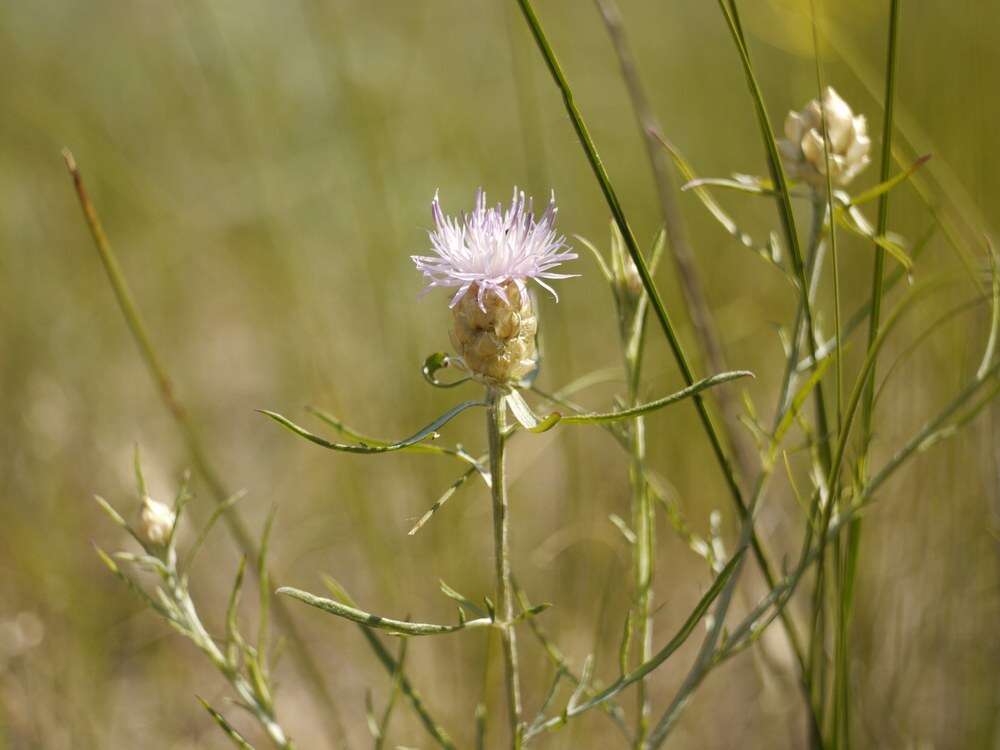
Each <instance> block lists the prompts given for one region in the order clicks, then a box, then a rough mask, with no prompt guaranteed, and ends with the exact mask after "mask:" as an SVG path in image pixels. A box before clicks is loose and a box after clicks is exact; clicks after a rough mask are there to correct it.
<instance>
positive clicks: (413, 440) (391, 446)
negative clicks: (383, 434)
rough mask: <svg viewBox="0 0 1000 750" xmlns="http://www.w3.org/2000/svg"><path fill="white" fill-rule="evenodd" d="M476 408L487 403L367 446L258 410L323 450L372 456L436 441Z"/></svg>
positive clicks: (466, 403) (462, 406) (477, 403)
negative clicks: (322, 434)
mask: <svg viewBox="0 0 1000 750" xmlns="http://www.w3.org/2000/svg"><path fill="white" fill-rule="evenodd" d="M476 406H483V407H485V406H487V404H486V402H485V401H464V402H462V403H461V404H459V405H458V406H455V407H453V408H451V409H449V410H448V411H447V412H445V413H444V414H442V415H441V416H440V417H438V418H437V419H435V420H434V421H433V422H431V423H430V424H429V425H427V426H426V427H424V428H423V429H421V430H419V431H418V432H416V433H415V434H413V435H411V436H410V437H408V438H404V439H403V440H400V441H398V442H395V443H385V442H382V441H379V443H377V444H375V445H365V444H363V443H357V444H354V443H334V442H330V441H329V440H327V439H326V438H322V437H320V436H319V435H314V434H313V433H311V432H309V430H307V429H305V428H304V427H300V426H299V425H297V424H295V423H294V422H292V421H291V420H290V419H288V418H287V417H284V416H282V415H281V414H278V413H277V412H273V411H268V410H266V409H258V410H257V411H259V412H260V413H261V414H263V415H264V416H266V417H270V418H271V419H273V420H274V421H275V422H277V423H278V424H280V425H281V426H282V427H284V428H285V429H288V430H291V431H292V432H294V433H295V434H296V435H299V436H300V437H304V438H305V439H306V440H308V441H310V442H312V443H315V444H316V445H319V446H322V447H323V448H329V449H330V450H335V451H344V452H345V453H360V454H370V453H390V452H392V451H400V450H404V449H406V448H409V447H410V446H413V445H415V444H417V443H419V442H420V441H421V440H428V439H429V440H434V439H436V438H437V437H438V434H437V430H438V429H439V428H440V427H443V426H444V425H446V424H448V422H450V421H451V420H452V419H454V418H455V417H457V416H458V415H459V414H461V413H462V412H463V411H465V410H466V409H471V408H473V407H476Z"/></svg>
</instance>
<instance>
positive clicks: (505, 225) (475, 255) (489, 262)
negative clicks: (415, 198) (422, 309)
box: [411, 187, 577, 308]
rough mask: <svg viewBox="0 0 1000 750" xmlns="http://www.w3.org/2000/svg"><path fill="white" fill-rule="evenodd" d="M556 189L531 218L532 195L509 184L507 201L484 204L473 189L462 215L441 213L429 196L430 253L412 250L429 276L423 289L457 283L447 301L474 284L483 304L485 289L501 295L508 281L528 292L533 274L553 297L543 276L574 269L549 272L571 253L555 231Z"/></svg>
mask: <svg viewBox="0 0 1000 750" xmlns="http://www.w3.org/2000/svg"><path fill="white" fill-rule="evenodd" d="M557 211H558V209H557V208H556V202H555V195H554V194H553V195H552V197H551V198H550V200H549V205H548V207H547V208H546V209H545V213H543V214H542V216H541V218H539V219H537V220H536V219H535V215H534V212H533V209H532V200H531V198H527V199H526V198H525V195H524V192H522V191H518V189H517V188H516V187H515V188H514V196H513V198H512V199H511V203H510V207H509V208H507V209H506V210H505V209H504V208H503V206H502V205H499V204H498V205H496V206H494V207H492V208H487V207H486V194H485V193H484V192H483V189H482V188H480V189H479V190H477V191H476V204H475V208H474V209H473V210H472V213H467V214H463V215H462V218H461V221H459V220H458V219H456V218H453V217H451V216H445V215H444V213H443V212H442V211H441V203H440V201H439V199H438V195H437V193H435V195H434V200H433V201H432V202H431V215H432V216H433V217H434V230H433V231H431V232H429V235H430V240H431V249H432V250H433V251H434V255H413V256H411V257H412V259H413V262H414V264H415V265H416V267H417V270H418V271H420V272H421V273H423V275H424V276H425V277H426V278H427V279H428V285H427V288H426V289H425V291H429V290H431V289H433V288H434V287H458V290H457V291H456V293H455V295H454V296H453V297H452V300H451V307H454V306H455V305H457V304H458V301H459V300H460V299H461V298H462V297H463V296H464V295H465V293H466V292H467V291H468V290H469V289H470V288H471V287H472V286H473V285H475V286H476V287H477V290H478V300H477V301H478V303H479V306H480V308H483V307H484V304H485V299H486V295H487V294H488V293H489V292H490V291H493V292H495V293H496V294H497V295H499V296H500V297H501V298H502V299H504V300H506V293H505V291H504V286H505V285H506V284H507V283H508V282H513V283H514V284H515V285H516V286H517V288H518V290H519V291H520V292H521V294H522V295H523V296H524V297H527V293H528V290H527V280H528V279H534V280H535V281H536V282H537V283H538V284H539V285H541V286H542V287H544V288H545V289H548V290H549V291H550V292H551V293H552V295H553V296H554V297H555V298H556V299H557V300H558V299H559V296H558V295H557V294H556V292H555V290H554V289H553V288H552V287H551V286H549V285H548V284H546V283H545V281H543V279H549V280H551V279H567V278H571V277H572V276H576V275H577V274H564V273H553V272H552V269H553V268H555V267H556V266H558V265H560V264H561V263H564V262H566V261H568V260H574V259H575V258H576V257H577V256H576V253H574V252H571V251H570V250H569V246H568V245H567V244H566V238H565V237H563V236H562V235H559V234H557V233H556V230H555V218H556V212H557Z"/></svg>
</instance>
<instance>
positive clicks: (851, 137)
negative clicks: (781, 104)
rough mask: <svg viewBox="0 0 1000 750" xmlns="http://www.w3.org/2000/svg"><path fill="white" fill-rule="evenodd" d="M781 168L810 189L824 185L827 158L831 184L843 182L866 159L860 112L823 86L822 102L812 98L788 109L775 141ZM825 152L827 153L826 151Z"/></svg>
mask: <svg viewBox="0 0 1000 750" xmlns="http://www.w3.org/2000/svg"><path fill="white" fill-rule="evenodd" d="M824 116H825V119H826V134H827V139H826V140H827V148H826V152H824V148H823V135H822V132H823V120H824ZM778 148H779V149H780V151H781V155H782V157H783V158H784V162H785V169H786V170H787V172H788V176H789V177H791V178H792V179H796V180H802V181H804V182H806V183H808V184H810V185H812V186H813V187H814V188H818V187H822V186H825V185H826V168H827V160H828V159H829V164H830V179H831V182H833V184H834V185H846V184H847V183H849V182H850V181H851V180H853V179H854V178H855V176H857V175H858V173H860V172H861V170H863V169H864V168H865V167H866V166H868V162H869V161H870V159H869V156H868V151H869V150H870V149H871V140H870V139H869V138H868V124H867V122H866V121H865V117H864V115H857V116H855V115H854V112H853V111H852V110H851V108H850V107H849V106H848V105H847V102H845V101H844V100H843V99H841V98H840V96H839V95H838V94H837V92H836V91H834V90H833V87H832V86H827V87H826V90H825V91H824V92H823V102H822V105H821V104H820V101H819V100H818V99H813V100H812V101H811V102H809V104H807V105H806V106H805V108H804V109H803V110H801V111H799V112H789V113H788V117H787V118H786V119H785V138H783V139H781V140H779V141H778ZM827 152H828V153H827Z"/></svg>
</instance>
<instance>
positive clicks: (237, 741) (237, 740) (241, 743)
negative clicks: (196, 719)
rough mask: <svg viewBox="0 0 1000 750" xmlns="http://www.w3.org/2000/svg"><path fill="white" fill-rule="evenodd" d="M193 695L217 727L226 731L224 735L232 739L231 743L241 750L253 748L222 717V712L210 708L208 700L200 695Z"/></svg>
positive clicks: (252, 749) (251, 749)
mask: <svg viewBox="0 0 1000 750" xmlns="http://www.w3.org/2000/svg"><path fill="white" fill-rule="evenodd" d="M195 697H196V698H197V699H198V701H199V702H200V703H201V705H202V706H204V708H205V710H206V711H208V715H209V716H211V717H212V718H213V719H214V720H215V723H216V724H218V725H219V728H220V729H222V731H223V732H225V733H226V736H227V737H228V738H229V739H230V740H232V742H233V744H234V745H236V747H238V748H240V749H241V750H254V747H253V745H251V744H250V743H249V742H247V741H246V740H245V739H244V738H243V736H242V735H241V734H240V733H239V732H237V731H236V730H235V729H233V726H232V725H231V724H230V723H229V722H228V721H226V717H224V716H223V715H222V714H220V713H219V712H218V711H216V710H215V709H214V708H212V707H211V706H210V705H209V704H208V701H206V700H205V699H204V698H202V697H201V696H200V695H196V696H195Z"/></svg>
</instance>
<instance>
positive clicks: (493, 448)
mask: <svg viewBox="0 0 1000 750" xmlns="http://www.w3.org/2000/svg"><path fill="white" fill-rule="evenodd" d="M486 400H487V403H488V404H489V406H488V407H487V409H486V433H487V437H488V439H489V449H490V475H491V478H492V482H491V485H492V486H491V495H492V498H493V543H494V569H495V572H496V613H495V615H494V616H495V617H496V619H497V625H498V626H499V628H500V633H501V640H502V641H503V654H504V672H505V678H506V685H507V712H508V717H509V722H510V733H511V747H512V748H520V747H521V744H522V735H523V726H522V724H521V684H520V673H519V670H518V661H517V635H516V633H515V631H514V625H513V620H514V587H513V583H512V581H511V571H510V515H509V511H510V505H509V502H508V499H507V478H506V475H505V472H504V470H505V463H506V461H505V456H504V442H505V440H504V435H503V433H504V429H505V427H506V424H505V422H506V409H507V407H506V405H505V403H504V392H503V390H502V389H500V388H497V387H494V386H490V387H488V388H487V396H486Z"/></svg>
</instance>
